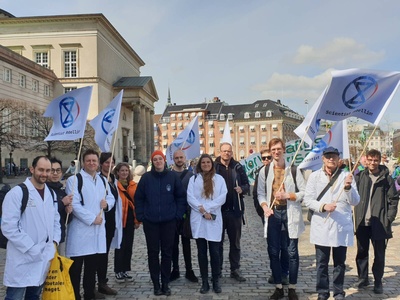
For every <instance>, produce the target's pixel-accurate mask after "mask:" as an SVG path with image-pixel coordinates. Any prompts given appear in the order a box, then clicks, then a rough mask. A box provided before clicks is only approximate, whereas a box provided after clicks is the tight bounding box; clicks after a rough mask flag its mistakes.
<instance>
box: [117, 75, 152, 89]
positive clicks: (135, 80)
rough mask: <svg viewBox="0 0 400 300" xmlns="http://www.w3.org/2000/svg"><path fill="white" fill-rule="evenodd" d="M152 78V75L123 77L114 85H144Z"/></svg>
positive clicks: (122, 86)
mask: <svg viewBox="0 0 400 300" xmlns="http://www.w3.org/2000/svg"><path fill="white" fill-rule="evenodd" d="M151 80H152V77H151V76H135V77H121V78H120V79H118V80H117V81H116V82H115V83H114V84H113V87H120V88H127V87H144V86H145V85H146V84H147V83H149V82H150V81H151Z"/></svg>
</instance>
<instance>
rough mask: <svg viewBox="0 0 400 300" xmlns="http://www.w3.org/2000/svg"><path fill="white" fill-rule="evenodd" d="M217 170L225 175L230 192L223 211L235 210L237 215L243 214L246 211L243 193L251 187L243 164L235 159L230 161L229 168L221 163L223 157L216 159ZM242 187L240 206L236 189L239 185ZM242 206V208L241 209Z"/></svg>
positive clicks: (222, 208)
mask: <svg viewBox="0 0 400 300" xmlns="http://www.w3.org/2000/svg"><path fill="white" fill-rule="evenodd" d="M215 170H216V172H217V174H219V175H221V176H222V177H224V179H225V182H226V187H227V189H228V193H227V195H226V202H225V204H224V205H222V207H221V211H222V212H224V211H233V212H234V213H235V215H237V216H241V215H243V213H244V201H243V195H245V194H247V192H248V191H249V189H250V185H249V179H248V178H247V175H246V172H245V170H244V168H243V166H242V165H241V164H240V163H239V162H237V161H236V160H234V159H231V161H230V162H229V165H228V168H226V167H225V165H223V164H222V163H221V157H217V158H216V159H215ZM236 184H237V185H239V186H240V188H241V189H242V193H241V194H240V197H239V198H240V206H239V201H238V195H237V193H236V191H235V190H234V187H235V186H237V185H236ZM240 208H241V209H240Z"/></svg>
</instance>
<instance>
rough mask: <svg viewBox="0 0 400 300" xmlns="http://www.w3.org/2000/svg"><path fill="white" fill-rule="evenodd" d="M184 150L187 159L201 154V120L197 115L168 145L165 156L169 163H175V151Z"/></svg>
mask: <svg viewBox="0 0 400 300" xmlns="http://www.w3.org/2000/svg"><path fill="white" fill-rule="evenodd" d="M178 149H180V150H182V151H183V152H184V153H185V155H186V159H193V158H196V157H198V156H200V138H199V122H198V120H197V116H196V117H195V118H194V119H193V120H192V121H191V122H190V123H189V124H188V126H186V128H185V129H184V130H183V131H182V132H181V133H180V134H179V135H178V137H177V138H176V139H175V140H174V141H173V142H172V144H171V145H169V146H168V148H167V151H166V153H165V156H166V157H167V163H168V164H169V165H172V164H173V163H174V152H175V151H176V150H178Z"/></svg>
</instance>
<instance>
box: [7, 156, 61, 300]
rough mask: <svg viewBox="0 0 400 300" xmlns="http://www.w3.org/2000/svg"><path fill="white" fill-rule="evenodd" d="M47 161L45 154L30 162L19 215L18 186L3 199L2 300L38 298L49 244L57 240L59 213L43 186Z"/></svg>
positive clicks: (50, 255) (52, 249)
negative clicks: (24, 203) (25, 200)
mask: <svg viewBox="0 0 400 300" xmlns="http://www.w3.org/2000/svg"><path fill="white" fill-rule="evenodd" d="M50 170H51V163H50V160H49V159H48V158H47V157H45V156H38V157H36V158H35V159H34V160H33V162H32V167H30V171H31V173H32V177H31V178H27V179H26V180H25V182H24V183H25V185H26V186H27V189H28V191H29V198H28V203H27V206H26V209H25V211H24V213H23V214H22V215H21V203H22V189H21V187H19V186H16V187H14V188H13V189H11V191H9V192H8V193H7V195H6V196H5V198H4V202H3V215H2V221H1V229H2V232H3V234H4V236H5V237H6V238H7V239H8V244H7V253H6V265H5V270H4V281H3V283H4V285H5V286H6V287H7V292H6V297H5V299H13V300H15V299H23V296H24V293H25V299H40V294H41V291H42V288H43V283H44V281H45V279H46V276H47V273H48V270H49V267H50V262H51V260H52V259H53V257H54V254H55V246H54V244H53V243H56V244H57V245H58V243H59V242H60V239H61V227H60V215H59V214H58V209H57V200H56V201H54V200H53V199H55V196H54V194H53V196H52V195H51V193H53V191H51V190H50V189H49V188H48V187H47V186H46V184H45V183H46V181H47V178H48V177H49V175H50Z"/></svg>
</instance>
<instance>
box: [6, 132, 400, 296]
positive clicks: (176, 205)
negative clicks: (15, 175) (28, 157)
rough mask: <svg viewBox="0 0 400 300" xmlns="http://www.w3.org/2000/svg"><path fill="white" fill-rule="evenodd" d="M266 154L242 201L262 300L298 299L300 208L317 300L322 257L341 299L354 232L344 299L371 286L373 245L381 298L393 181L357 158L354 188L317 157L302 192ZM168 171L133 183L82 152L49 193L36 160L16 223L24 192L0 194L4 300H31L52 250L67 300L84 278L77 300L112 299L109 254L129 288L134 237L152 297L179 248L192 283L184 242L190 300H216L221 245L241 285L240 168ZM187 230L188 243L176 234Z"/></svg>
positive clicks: (280, 145)
mask: <svg viewBox="0 0 400 300" xmlns="http://www.w3.org/2000/svg"><path fill="white" fill-rule="evenodd" d="M268 146H269V149H268V150H263V151H262V152H261V157H262V161H263V163H264V166H263V167H262V168H260V169H259V170H258V172H257V177H256V181H255V186H254V189H253V197H254V205H255V207H256V209H257V213H258V214H259V215H260V217H261V221H262V223H263V226H264V237H265V238H266V241H267V250H268V255H269V260H270V269H271V273H272V275H271V277H270V278H269V279H268V282H270V283H273V284H275V290H274V292H273V294H272V295H271V296H270V299H282V298H283V297H284V296H285V291H284V288H283V286H284V285H288V294H287V295H288V298H289V299H290V300H296V299H298V295H297V292H296V284H297V280H298V271H299V263H300V255H299V251H298V242H299V238H300V236H301V234H302V233H303V232H304V230H305V223H304V220H303V214H302V205H304V206H306V207H307V208H308V209H309V214H310V222H311V229H310V242H311V243H312V244H314V245H315V252H316V270H317V276H316V291H317V293H318V299H319V300H324V299H328V298H329V297H330V286H329V274H328V264H329V260H330V256H331V255H332V257H333V263H334V269H333V296H334V298H335V299H344V297H345V292H344V288H343V283H344V276H345V260H346V252H347V247H349V246H352V245H353V240H354V232H355V236H356V239H357V257H356V265H357V271H358V277H359V280H358V281H357V283H356V284H355V287H357V288H364V287H366V286H368V285H369V284H370V282H369V278H368V269H369V266H368V261H369V244H370V242H372V245H373V247H374V263H373V266H372V273H373V276H374V292H375V293H377V294H381V293H382V292H383V285H382V278H383V274H384V271H383V270H384V266H385V249H386V246H387V240H388V239H390V238H391V237H392V230H391V224H392V222H393V221H394V219H395V217H396V214H397V205H398V200H399V196H398V193H397V191H396V188H395V183H394V180H393V178H392V177H391V176H390V175H389V171H388V169H387V167H386V166H384V165H381V164H380V163H381V153H380V152H379V151H377V150H370V151H368V152H367V154H366V162H365V169H364V170H361V171H360V172H358V174H357V175H354V176H353V174H352V173H351V172H348V171H347V170H346V169H344V168H341V166H340V153H339V151H338V150H337V149H335V148H332V147H328V148H326V149H324V150H323V158H322V160H323V167H322V168H321V169H320V170H317V171H315V172H313V173H311V174H310V175H309V177H308V179H307V180H305V178H304V174H303V172H302V171H301V170H299V169H297V168H296V167H294V166H289V164H288V163H286V162H285V159H284V153H285V143H284V141H283V140H282V139H279V138H273V139H272V140H271V141H270V142H269V145H268ZM173 159H174V166H173V167H172V169H169V168H167V164H166V157H165V155H164V154H163V152H161V151H155V152H154V153H153V154H152V155H151V164H152V166H151V170H150V171H148V172H146V173H144V174H143V176H142V177H141V179H140V180H139V182H138V183H136V182H135V181H134V180H133V179H132V173H131V171H130V166H129V164H128V163H125V162H122V163H119V164H118V165H117V166H115V167H114V164H115V160H114V157H112V154H111V153H101V155H99V154H98V153H97V152H96V151H94V150H87V151H86V152H85V153H84V154H83V155H82V170H81V171H80V172H79V173H78V174H76V175H75V176H71V177H69V178H68V180H67V182H66V188H65V189H64V187H63V184H62V183H61V182H60V180H61V176H62V163H61V161H59V160H57V159H55V158H52V159H49V158H47V157H45V156H39V157H37V158H35V159H34V160H33V163H32V167H31V168H30V170H31V173H32V177H30V178H27V179H26V181H25V185H26V186H27V188H28V191H29V201H28V204H27V208H26V210H25V211H24V213H22V214H21V199H22V194H23V191H22V189H21V187H19V186H17V187H15V188H13V189H12V190H11V191H10V192H9V193H7V195H6V197H5V199H4V203H3V216H2V223H1V229H2V231H3V234H4V235H5V236H6V237H7V238H8V240H9V243H8V250H7V258H6V266H5V273H4V285H5V286H7V292H6V299H22V297H23V294H24V293H26V298H27V299H28V298H29V297H30V298H29V299H39V296H40V293H41V289H42V287H43V283H44V280H45V278H46V275H47V270H48V268H49V264H50V261H51V259H52V258H53V257H54V253H55V248H54V246H53V243H54V244H55V245H56V246H57V247H58V251H59V252H60V253H61V254H65V255H66V256H68V257H70V258H71V259H72V260H73V261H74V263H73V264H72V267H71V269H70V277H71V282H72V285H73V288H74V293H75V298H76V299H81V295H80V289H81V273H82V269H83V267H84V273H83V285H82V286H83V291H84V295H83V298H84V299H101V298H102V297H104V295H103V294H108V295H116V294H117V291H115V290H114V289H112V288H111V287H110V286H108V284H107V282H108V278H107V265H108V256H109V255H108V254H109V251H110V249H115V255H114V271H115V280H116V281H117V282H125V281H132V280H133V277H132V274H130V273H129V271H131V258H132V248H133V240H134V232H135V230H136V229H138V228H139V227H140V226H141V225H143V231H144V234H145V239H146V245H147V258H148V267H149V272H150V278H151V281H152V283H153V293H154V295H156V296H159V295H166V296H169V295H171V293H172V292H171V288H170V285H169V284H170V282H171V281H172V280H175V279H177V278H179V277H180V270H179V242H180V240H181V242H182V252H183V256H184V262H185V269H186V273H185V277H186V278H187V279H188V280H190V281H192V282H198V281H199V280H198V278H197V276H196V275H195V273H194V272H193V268H192V257H191V239H195V242H196V246H197V257H198V265H199V269H200V277H201V285H200V289H199V291H200V293H201V294H206V293H208V292H209V291H210V289H211V287H212V290H213V291H214V292H215V293H221V292H222V287H221V284H220V278H221V277H222V276H223V262H224V259H223V245H224V239H225V236H227V238H228V240H229V266H230V277H231V278H233V279H235V280H237V281H238V282H244V281H246V278H245V277H244V276H243V274H242V272H241V265H240V260H241V245H240V241H241V233H242V226H243V224H244V223H245V218H244V209H245V207H244V201H243V196H244V195H245V194H247V193H248V191H249V187H250V186H249V181H248V178H247V176H246V173H245V170H244V168H243V166H242V165H241V164H240V163H239V162H237V161H236V160H234V158H233V152H232V145H231V144H230V143H222V144H221V145H220V156H219V157H217V158H216V159H215V161H214V160H213V159H212V157H211V156H210V155H208V154H202V155H201V156H200V158H199V159H198V161H197V164H196V165H195V166H194V167H193V170H190V171H189V170H186V168H185V163H186V157H185V153H184V152H183V151H182V150H177V151H175V153H174V154H173ZM352 207H354V208H353V209H354V213H353V212H352ZM353 220H354V223H353ZM66 224H67V225H66ZM189 225H190V227H189V231H190V232H189V234H187V232H186V233H185V230H184V228H187V226H189ZM66 227H67V228H68V229H67V230H66ZM88 241H90V242H88ZM209 266H210V268H211V283H212V284H211V286H210V282H209ZM21 274H24V276H22V277H21ZM96 274H97V282H98V288H97V289H96Z"/></svg>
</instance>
